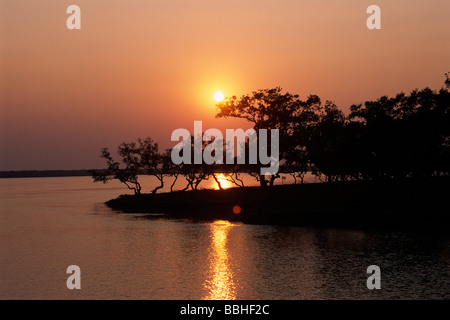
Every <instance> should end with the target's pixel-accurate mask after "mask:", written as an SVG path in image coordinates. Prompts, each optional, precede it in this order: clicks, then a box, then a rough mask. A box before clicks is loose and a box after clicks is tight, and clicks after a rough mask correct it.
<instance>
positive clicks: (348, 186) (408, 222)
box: [106, 177, 450, 230]
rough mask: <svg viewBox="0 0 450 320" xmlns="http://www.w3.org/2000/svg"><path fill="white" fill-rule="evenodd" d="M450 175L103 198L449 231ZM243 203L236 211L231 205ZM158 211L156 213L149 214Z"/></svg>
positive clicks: (303, 221)
mask: <svg viewBox="0 0 450 320" xmlns="http://www.w3.org/2000/svg"><path fill="white" fill-rule="evenodd" d="M448 194H450V179H449V178H448V177H439V178H433V179H427V180H420V181H412V180H405V181H382V182H373V181H371V182H367V181H366V182H362V181H351V182H335V183H311V184H304V185H299V184H297V185H294V184H292V185H276V186H274V187H273V188H271V189H270V188H264V189H262V188H260V187H244V188H230V189H226V190H198V191H185V192H180V191H177V192H173V193H170V192H168V193H158V194H142V195H121V196H119V197H118V198H116V199H112V200H109V201H107V202H106V205H107V206H109V207H110V208H112V209H114V210H116V211H119V212H125V213H147V214H148V217H149V218H151V217H155V216H156V217H161V215H163V216H165V217H167V218H169V219H190V220H195V221H203V220H205V221H212V220H229V221H240V222H243V223H248V224H269V225H287V226H308V227H342V228H357V229H360V228H364V229H365V228H377V229H380V228H381V229H390V228H393V229H399V228H400V229H404V228H406V229H424V228H426V229H427V228H431V229H439V230H450V223H449V222H450V214H449V212H448V209H449V208H448ZM234 206H239V207H240V208H241V213H240V214H234V213H233V207H234ZM153 214H158V215H153Z"/></svg>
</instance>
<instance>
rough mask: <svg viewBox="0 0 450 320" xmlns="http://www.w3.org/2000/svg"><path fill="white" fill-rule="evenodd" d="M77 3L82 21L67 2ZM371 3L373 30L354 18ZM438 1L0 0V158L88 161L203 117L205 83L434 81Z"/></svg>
mask: <svg viewBox="0 0 450 320" xmlns="http://www.w3.org/2000/svg"><path fill="white" fill-rule="evenodd" d="M71 4H76V5H78V6H80V8H81V17H82V22H81V30H68V29H67V28H66V19H67V17H68V16H69V15H68V14H66V8H67V7H68V6H69V5H71ZM371 4H376V5H378V6H380V7H381V12H382V29H381V30H372V31H371V30H368V29H367V28H366V19H367V17H368V14H366V8H367V7H368V6H369V5H371ZM449 13H450V1H448V0H395V1H392V0H390V1H387V0H374V1H362V0H344V1H335V0H323V1H317V0H280V1H273V0H270V1H269V0H227V1H223V0H222V1H216V0H159V1H150V0H127V1H125V0H76V1H62V0H47V1H32V0H28V1H24V0H14V1H11V0H0V20H1V22H0V23H1V25H0V27H1V28H0V29H1V31H0V32H1V33H0V37H1V41H0V57H1V64H0V90H1V91H0V106H1V111H0V151H1V157H0V170H22V169H85V168H101V167H103V166H104V164H103V161H102V160H101V159H100V158H99V152H100V149H101V148H102V147H110V148H113V149H115V147H116V146H117V145H118V144H119V143H120V142H122V141H132V140H135V139H136V138H137V137H142V138H144V137H147V136H151V137H152V138H154V139H155V140H156V141H158V142H160V144H161V145H162V147H163V148H168V147H170V146H171V145H172V144H171V143H170V134H171V132H172V131H173V130H174V129H176V128H187V129H189V130H191V131H192V130H193V121H194V120H202V121H203V124H204V126H205V128H204V129H206V128H212V127H214V128H219V129H221V130H224V129H225V128H240V127H244V128H245V126H247V127H248V124H246V123H245V122H242V121H235V120H224V119H215V118H214V116H215V112H216V109H215V100H214V93H215V92H217V91H221V92H223V93H224V95H225V96H229V95H237V96H240V95H242V94H246V93H250V92H251V91H253V90H257V89H265V88H272V87H275V86H281V87H282V88H284V89H285V90H287V91H290V92H292V93H298V94H300V95H301V96H303V97H305V96H306V95H308V94H318V95H319V96H320V97H321V98H322V99H323V100H325V99H330V100H334V101H335V102H336V104H337V105H338V106H339V107H340V108H342V109H344V110H348V108H349V106H350V105H351V104H353V103H360V102H363V101H365V100H368V99H375V98H377V97H379V96H381V95H383V94H388V95H393V94H395V93H398V92H400V91H402V90H403V91H406V92H409V91H410V90H412V89H414V88H423V87H425V86H430V87H431V88H432V89H439V88H441V87H442V84H443V81H444V73H445V72H447V71H450V59H449V57H450V41H449V39H450V19H448V15H449Z"/></svg>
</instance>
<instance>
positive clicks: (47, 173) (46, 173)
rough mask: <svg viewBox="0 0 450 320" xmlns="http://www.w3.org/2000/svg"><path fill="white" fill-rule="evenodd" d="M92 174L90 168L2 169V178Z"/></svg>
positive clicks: (0, 174)
mask: <svg viewBox="0 0 450 320" xmlns="http://www.w3.org/2000/svg"><path fill="white" fill-rule="evenodd" d="M84 176H91V174H90V173H89V170H87V169H86V170H20V171H0V178H5V179H6V178H52V177H84Z"/></svg>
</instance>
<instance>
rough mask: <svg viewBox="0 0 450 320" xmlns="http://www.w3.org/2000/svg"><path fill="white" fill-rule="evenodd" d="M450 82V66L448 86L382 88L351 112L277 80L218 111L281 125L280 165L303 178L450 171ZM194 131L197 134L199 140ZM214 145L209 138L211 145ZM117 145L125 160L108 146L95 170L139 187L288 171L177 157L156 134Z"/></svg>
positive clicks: (193, 185)
mask: <svg viewBox="0 0 450 320" xmlns="http://www.w3.org/2000/svg"><path fill="white" fill-rule="evenodd" d="M449 88H450V79H449V74H445V82H444V86H443V87H442V88H441V89H440V90H432V89H430V88H428V87H427V88H424V89H422V90H418V89H416V90H413V91H412V92H410V93H409V94H405V93H403V92H402V93H399V94H397V95H395V96H393V97H388V96H382V97H380V98H378V99H376V100H372V101H366V102H364V103H361V104H356V105H352V106H351V107H350V112H349V114H348V115H345V114H344V112H343V111H342V110H340V109H339V108H338V107H337V106H336V105H335V104H334V103H333V102H332V101H328V100H327V101H325V102H324V103H323V102H322V101H321V99H320V98H319V97H318V96H317V95H309V96H308V97H306V99H304V100H302V99H301V98H300V96H299V95H297V94H291V93H289V92H283V90H282V89H281V88H280V87H277V88H273V89H264V90H258V91H254V92H252V93H251V94H247V95H244V96H242V97H239V98H238V97H236V96H233V97H229V98H226V99H225V100H223V101H222V102H220V103H218V104H217V108H218V112H217V114H216V117H217V118H229V117H231V118H242V119H246V120H247V121H249V122H250V123H252V125H253V128H254V129H255V130H256V131H258V130H259V129H268V130H270V129H278V130H279V150H280V170H279V173H284V174H289V175H291V176H292V177H293V178H294V182H295V183H297V182H299V183H303V180H304V177H305V175H306V173H308V172H311V173H312V174H313V175H315V176H316V177H317V178H318V179H319V180H320V181H324V182H325V181H326V182H333V181H348V180H381V179H408V178H411V179H420V178H428V177H434V176H448V175H449V169H450V93H449ZM194 139H195V137H191V142H192V143H191V144H192V146H193V145H194ZM206 145H207V143H205V142H203V147H205V146H206ZM269 148H270V146H269ZM247 149H248V145H247ZM247 151H248V150H247ZM117 153H118V155H119V157H120V161H116V160H114V158H113V157H112V155H111V153H110V151H109V150H108V149H107V148H104V149H102V151H101V157H102V158H103V159H105V160H106V164H107V168H106V169H104V170H92V171H91V174H92V177H93V179H94V181H102V182H107V181H109V180H112V179H117V180H119V181H120V182H122V183H124V184H125V185H126V186H127V187H128V188H129V189H131V190H133V191H134V192H135V194H140V193H141V190H142V187H141V185H140V183H139V180H138V175H140V174H147V175H152V176H155V177H156V178H157V180H158V181H159V185H157V186H156V187H155V188H154V189H153V190H151V192H152V193H156V192H157V191H158V190H160V189H161V188H163V187H164V184H165V178H167V177H169V176H171V177H174V179H173V180H172V184H171V186H170V190H171V191H174V185H175V183H176V182H177V181H178V177H179V176H183V177H184V178H185V181H186V185H184V187H183V188H182V189H181V190H183V191H184V190H187V189H192V190H197V189H198V187H199V185H200V183H201V182H202V181H203V180H207V179H210V178H211V179H214V180H215V181H216V182H217V184H218V186H219V189H222V187H221V184H220V179H218V178H217V177H218V174H223V176H224V177H225V179H226V180H228V181H230V182H231V183H233V184H234V185H235V186H237V187H244V181H243V179H242V174H248V175H250V176H252V177H254V178H255V179H256V180H257V181H258V182H259V183H260V185H261V187H270V186H273V184H274V181H275V180H276V179H278V178H280V174H279V173H277V174H275V175H272V176H261V175H260V174H259V171H260V168H261V166H262V165H261V164H251V165H249V164H233V165H231V164H213V165H207V164H180V165H175V164H174V163H173V162H172V161H171V157H170V154H171V150H164V151H160V150H159V145H158V143H156V142H155V141H153V139H151V138H146V139H138V140H137V142H129V143H126V142H124V143H122V144H120V145H119V146H118V150H117ZM246 155H248V152H246ZM192 163H193V162H192ZM246 163H248V161H246Z"/></svg>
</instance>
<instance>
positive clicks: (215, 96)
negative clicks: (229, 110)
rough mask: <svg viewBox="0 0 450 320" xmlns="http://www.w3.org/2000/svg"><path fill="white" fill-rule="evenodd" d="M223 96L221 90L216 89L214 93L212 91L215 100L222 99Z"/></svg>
mask: <svg viewBox="0 0 450 320" xmlns="http://www.w3.org/2000/svg"><path fill="white" fill-rule="evenodd" d="M224 98H225V96H224V95H223V93H222V92H220V91H217V92H216V93H214V100H216V101H217V102H220V101H222V100H223V99H224Z"/></svg>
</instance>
